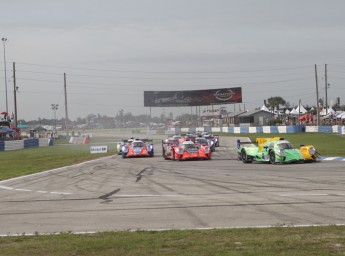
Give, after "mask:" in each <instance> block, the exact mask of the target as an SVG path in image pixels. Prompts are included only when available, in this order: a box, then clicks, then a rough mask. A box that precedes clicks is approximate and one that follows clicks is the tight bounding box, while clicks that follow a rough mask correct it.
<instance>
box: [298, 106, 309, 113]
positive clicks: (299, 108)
mask: <svg viewBox="0 0 345 256" xmlns="http://www.w3.org/2000/svg"><path fill="white" fill-rule="evenodd" d="M296 111H297V114H298V113H299V114H305V113H306V112H307V110H306V109H305V108H304V107H303V106H302V105H300V106H298V107H297V108H296Z"/></svg>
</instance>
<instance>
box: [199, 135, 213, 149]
mask: <svg viewBox="0 0 345 256" xmlns="http://www.w3.org/2000/svg"><path fill="white" fill-rule="evenodd" d="M195 144H196V145H200V146H209V147H210V149H211V151H212V152H214V151H215V146H214V143H213V142H212V141H211V140H207V139H206V138H204V137H202V136H201V135H200V136H198V137H196V138H195Z"/></svg>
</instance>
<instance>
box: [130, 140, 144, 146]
mask: <svg viewBox="0 0 345 256" xmlns="http://www.w3.org/2000/svg"><path fill="white" fill-rule="evenodd" d="M132 146H133V147H143V146H144V143H143V142H141V141H134V142H132Z"/></svg>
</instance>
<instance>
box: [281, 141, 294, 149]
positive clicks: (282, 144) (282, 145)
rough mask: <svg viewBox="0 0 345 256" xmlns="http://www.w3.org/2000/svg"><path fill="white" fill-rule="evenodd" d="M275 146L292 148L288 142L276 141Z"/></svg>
mask: <svg viewBox="0 0 345 256" xmlns="http://www.w3.org/2000/svg"><path fill="white" fill-rule="evenodd" d="M277 146H278V147H279V148H282V149H293V146H292V144H291V143H289V142H282V143H278V144H277Z"/></svg>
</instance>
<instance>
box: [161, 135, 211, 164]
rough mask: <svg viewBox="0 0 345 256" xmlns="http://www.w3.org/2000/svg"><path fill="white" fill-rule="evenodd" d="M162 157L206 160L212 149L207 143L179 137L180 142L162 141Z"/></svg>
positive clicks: (209, 156)
mask: <svg viewBox="0 0 345 256" xmlns="http://www.w3.org/2000/svg"><path fill="white" fill-rule="evenodd" d="M162 151H163V157H164V159H172V160H178V161H180V160H200V159H204V160H208V159H211V155H212V151H211V149H210V147H209V146H208V145H200V144H195V143H194V142H193V141H191V140H184V139H180V143H179V144H178V145H176V144H170V143H168V142H164V141H162Z"/></svg>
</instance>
